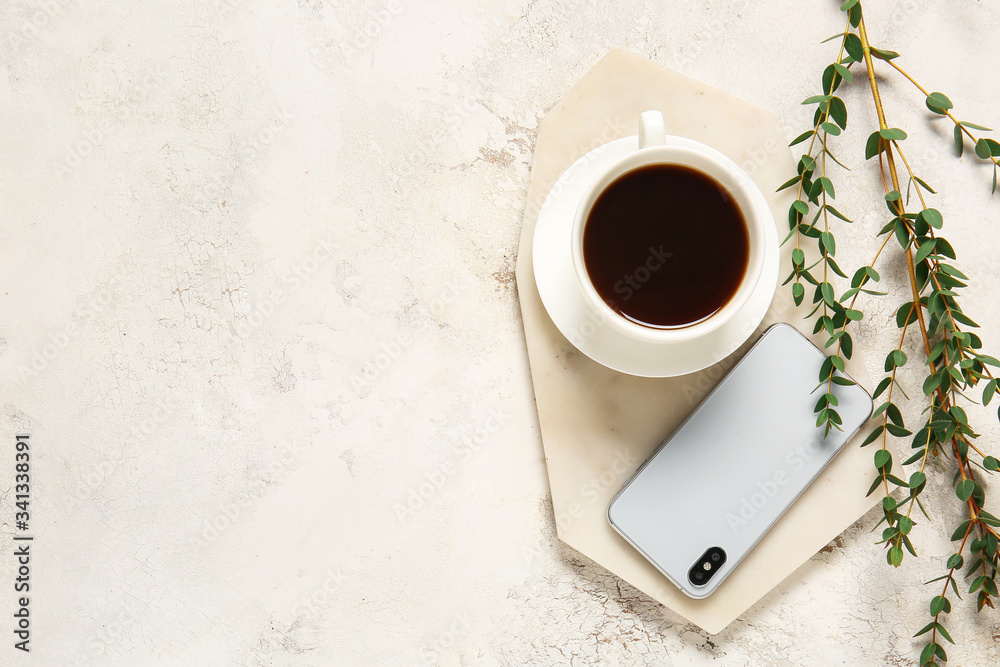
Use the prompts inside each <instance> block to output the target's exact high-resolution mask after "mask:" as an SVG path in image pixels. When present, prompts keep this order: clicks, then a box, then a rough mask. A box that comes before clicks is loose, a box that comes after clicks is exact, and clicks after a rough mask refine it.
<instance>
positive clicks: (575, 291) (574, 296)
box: [532, 136, 779, 377]
mask: <svg viewBox="0 0 1000 667" xmlns="http://www.w3.org/2000/svg"><path fill="white" fill-rule="evenodd" d="M692 144H693V145H694V146H695V147H696V146H697V144H696V142H691V141H689V140H687V139H684V138H681V137H671V136H668V137H667V145H668V146H688V145H692ZM638 148H639V139H638V137H636V136H631V137H623V138H621V139H616V140H615V141H612V142H610V143H607V144H604V145H603V146H599V147H597V148H595V149H594V150H592V151H590V152H589V153H587V154H586V155H584V156H583V157H582V158H580V159H579V160H577V161H576V162H574V163H573V164H572V165H571V166H570V168H569V169H567V170H566V171H565V172H563V174H562V176H560V177H559V180H557V181H556V182H555V184H554V185H553V186H552V188H551V190H549V194H548V196H547V197H546V198H545V202H544V203H543V204H542V208H541V209H540V210H539V212H538V220H537V222H536V223H535V235H534V238H533V239H532V268H533V269H534V272H535V283H536V284H537V286H538V294H539V296H540V297H541V299H542V304H543V305H544V306H545V310H546V311H548V313H549V317H551V318H552V322H553V323H554V324H555V325H556V328H557V329H559V331H560V332H561V333H562V334H563V336H565V337H566V339H567V340H569V341H570V343H572V344H573V345H574V346H575V347H576V348H577V349H579V350H580V351H581V352H583V353H584V354H586V355H587V356H588V357H590V358H591V359H593V360H594V361H596V362H598V363H599V364H602V365H604V366H607V367H608V368H612V369H614V370H616V371H620V372H622V373H628V374H629V375H638V376H641V377H673V376H677V375H686V374H688V373H694V372H695V371H699V370H702V369H703V368H707V367H709V366H711V365H712V364H714V363H716V362H719V361H722V360H723V359H725V358H726V357H727V356H729V355H730V354H732V353H733V352H734V351H735V350H736V349H737V348H738V347H739V346H740V345H742V344H743V343H744V342H745V341H746V340H747V339H748V338H749V337H750V336H751V335H752V334H753V332H754V331H755V330H756V329H757V326H758V325H759V324H760V323H761V321H762V320H763V319H764V315H765V314H766V313H767V310H768V308H769V307H770V305H771V299H772V298H773V297H774V291H775V288H776V287H777V283H778V257H779V250H778V232H777V230H776V229H775V226H774V225H773V224H770V225H766V234H767V235H768V236H769V237H773V238H769V239H768V240H767V242H766V243H765V248H767V250H766V251H765V255H764V269H763V272H762V273H761V276H760V280H759V281H758V282H757V287H756V288H755V289H754V291H753V292H752V293H751V295H750V298H749V299H748V300H747V302H746V304H745V305H744V306H743V308H741V309H740V310H739V311H738V312H737V313H736V314H735V315H734V317H733V318H732V319H731V320H730V321H729V322H727V323H726V324H725V325H723V326H721V327H719V328H718V329H716V330H715V331H712V332H710V333H708V334H706V336H705V338H704V339H697V340H692V341H689V342H671V343H669V344H665V343H653V342H643V341H638V340H634V339H632V338H625V337H624V335H623V334H621V333H619V332H618V331H616V330H615V328H614V327H610V326H604V322H605V320H604V319H603V318H604V317H606V316H605V315H604V314H603V313H601V312H598V311H595V310H593V309H591V307H590V306H589V305H588V304H587V302H586V301H585V300H584V296H583V290H582V288H581V286H580V283H579V282H578V281H577V279H576V271H575V269H574V267H573V254H572V245H573V244H572V242H571V237H572V231H573V218H574V216H575V215H576V209H577V206H578V205H579V203H580V199H581V198H582V197H583V194H584V191H585V190H586V189H587V186H588V185H590V183H591V182H593V181H594V179H595V178H596V177H597V176H598V175H599V174H601V173H602V172H604V171H605V170H606V169H607V168H608V166H609V165H610V164H612V163H613V162H615V161H616V160H618V159H619V158H621V157H623V156H625V155H627V154H628V153H630V152H632V151H635V150H638Z"/></svg>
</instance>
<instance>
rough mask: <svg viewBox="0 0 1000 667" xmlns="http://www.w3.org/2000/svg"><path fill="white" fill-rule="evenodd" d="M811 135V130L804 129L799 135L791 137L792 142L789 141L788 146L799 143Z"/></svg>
mask: <svg viewBox="0 0 1000 667" xmlns="http://www.w3.org/2000/svg"><path fill="white" fill-rule="evenodd" d="M812 135H813V130H806V131H805V132H803V133H802V134H800V135H799V136H797V137H795V138H794V139H792V143H790V144H788V145H789V146H794V145H796V144H801V143H802V142H803V141H805V140H806V139H808V138H810V137H811V136H812Z"/></svg>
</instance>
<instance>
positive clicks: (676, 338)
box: [571, 111, 777, 344]
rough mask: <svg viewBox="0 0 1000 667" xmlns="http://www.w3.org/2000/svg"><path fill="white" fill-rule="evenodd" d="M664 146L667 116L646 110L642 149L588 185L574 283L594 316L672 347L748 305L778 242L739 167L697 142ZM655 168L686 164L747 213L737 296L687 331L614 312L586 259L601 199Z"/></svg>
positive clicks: (576, 224) (575, 239) (576, 238)
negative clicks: (593, 213)
mask: <svg viewBox="0 0 1000 667" xmlns="http://www.w3.org/2000/svg"><path fill="white" fill-rule="evenodd" d="M665 143H666V132H665V131H664V124H663V115H662V114H661V113H660V112H659V111H646V112H643V114H642V117H641V122H640V126H639V148H638V150H636V151H634V152H632V153H629V154H628V155H626V156H624V157H622V158H621V159H619V160H618V161H617V162H614V163H613V164H611V165H610V166H609V167H608V168H607V169H606V170H605V171H604V172H603V173H602V174H601V175H600V176H598V177H597V178H596V179H595V180H594V182H593V183H591V184H590V186H589V187H588V188H587V190H586V192H585V193H584V196H583V198H582V199H581V201H580V204H579V206H578V207H577V210H576V216H575V218H574V220H573V231H572V237H571V238H572V244H573V249H572V253H573V265H574V269H575V271H576V279H577V281H579V283H580V287H581V289H582V292H583V296H584V300H585V301H586V302H587V305H588V306H589V307H590V308H591V310H592V311H593V312H594V313H595V315H597V316H598V317H599V318H600V320H601V321H603V322H604V323H605V324H607V325H608V326H611V327H614V328H615V329H616V330H618V331H619V333H621V334H623V335H624V336H626V337H627V338H631V339H634V340H640V341H646V342H654V343H665V344H669V343H675V342H682V341H692V340H695V339H698V338H701V337H703V336H706V335H707V334H710V333H711V332H713V331H715V330H716V329H718V328H719V327H722V326H723V325H725V324H726V323H727V322H729V321H730V320H731V319H732V318H733V316H734V315H735V314H736V313H738V312H739V310H740V308H742V307H743V306H744V305H745V304H746V302H747V300H748V299H749V298H750V295H751V293H752V292H753V291H754V288H756V286H757V283H758V282H759V281H760V277H761V273H762V272H763V269H764V256H765V250H766V249H767V248H766V246H767V244H771V243H773V244H776V242H777V241H776V238H775V236H774V234H767V233H765V232H766V230H767V229H768V228H771V229H773V227H774V218H773V216H772V215H771V210H770V208H769V207H768V204H767V201H766V200H765V199H764V195H763V193H762V192H761V191H760V189H759V188H758V187H757V186H756V184H754V182H753V180H752V179H751V178H750V176H749V175H747V173H746V172H745V171H743V169H741V168H740V166H739V165H737V164H736V163H735V162H733V161H732V160H730V159H729V158H728V157H726V156H725V155H723V154H722V153H720V152H719V151H717V150H715V149H714V148H711V147H710V146H706V145H704V144H700V143H697V142H694V141H685V142H684V146H668V145H664V144H665ZM657 164H673V165H682V166H685V167H688V168H691V169H695V170H697V171H700V172H702V173H704V174H707V175H708V176H710V177H711V178H712V179H714V180H715V181H717V182H718V183H720V184H721V185H722V186H723V187H725V189H726V190H727V191H728V192H729V194H730V195H732V197H733V199H734V201H735V202H736V204H737V206H739V209H740V211H741V212H742V213H743V218H744V220H745V221H746V226H747V234H748V236H749V240H750V257H749V260H748V262H747V269H746V273H745V274H744V276H743V280H742V281H741V282H740V285H739V287H738V288H737V290H736V292H735V294H733V296H732V297H731V298H730V299H729V301H727V302H726V304H725V305H724V306H723V307H722V308H720V309H719V310H718V311H716V312H715V313H713V314H712V315H711V316H709V317H707V318H705V319H704V320H701V321H699V322H697V323H694V324H690V325H688V326H683V327H675V328H655V327H650V326H644V325H642V324H639V323H637V322H633V321H631V320H629V319H627V318H626V317H624V316H622V315H621V314H620V313H618V312H616V311H614V310H613V309H612V308H611V307H610V306H608V304H606V303H605V302H604V300H603V299H602V298H601V297H600V295H598V293H597V290H596V289H595V288H594V285H593V283H592V282H591V280H590V276H589V275H588V274H587V267H586V266H585V264H584V260H583V233H584V230H585V228H586V224H587V218H588V217H589V215H590V210H591V208H592V207H593V205H594V202H596V201H597V198H598V197H599V196H600V195H601V193H603V192H604V190H605V189H606V188H607V187H608V186H609V185H611V183H613V182H614V181H615V180H616V179H618V178H619V177H620V176H623V175H624V174H627V173H628V172H630V171H633V170H635V169H639V168H641V167H647V166H650V165H657ZM706 261H710V260H709V258H706Z"/></svg>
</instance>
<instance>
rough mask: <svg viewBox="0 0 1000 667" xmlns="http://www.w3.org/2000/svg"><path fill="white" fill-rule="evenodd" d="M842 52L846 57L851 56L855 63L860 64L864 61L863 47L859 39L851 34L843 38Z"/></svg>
mask: <svg viewBox="0 0 1000 667" xmlns="http://www.w3.org/2000/svg"><path fill="white" fill-rule="evenodd" d="M844 50H846V51H847V53H848V55H849V56H851V58H853V59H854V60H855V61H856V62H861V61H862V60H864V59H865V47H864V46H863V45H862V44H861V38H860V37H858V36H857V35H855V34H854V33H853V32H852V33H849V34H848V35H847V37H846V38H844Z"/></svg>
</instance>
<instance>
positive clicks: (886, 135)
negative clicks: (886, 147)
mask: <svg viewBox="0 0 1000 667" xmlns="http://www.w3.org/2000/svg"><path fill="white" fill-rule="evenodd" d="M879 136H881V137H882V138H883V139H885V140H886V141H902V140H903V139H906V132H903V131H902V130H900V129H899V128H898V127H889V128H886V129H884V130H879Z"/></svg>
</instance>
